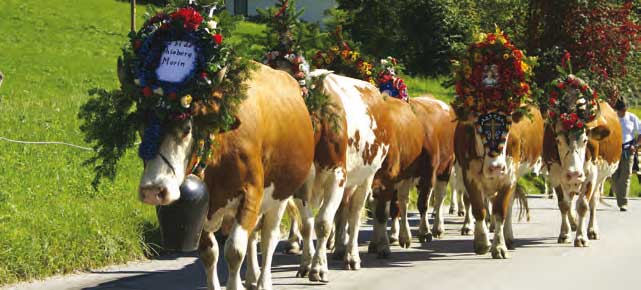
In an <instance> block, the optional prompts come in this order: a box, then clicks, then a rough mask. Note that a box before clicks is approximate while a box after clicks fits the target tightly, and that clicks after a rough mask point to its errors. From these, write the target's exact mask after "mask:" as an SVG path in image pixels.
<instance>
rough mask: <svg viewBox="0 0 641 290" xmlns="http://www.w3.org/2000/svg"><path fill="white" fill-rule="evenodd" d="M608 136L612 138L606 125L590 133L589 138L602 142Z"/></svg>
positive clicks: (595, 128)
mask: <svg viewBox="0 0 641 290" xmlns="http://www.w3.org/2000/svg"><path fill="white" fill-rule="evenodd" d="M608 136H610V129H609V128H608V127H607V126H604V125H599V126H596V127H594V128H592V129H590V131H589V132H588V137H590V139H593V140H596V141H601V140H603V139H605V138H607V137H608Z"/></svg>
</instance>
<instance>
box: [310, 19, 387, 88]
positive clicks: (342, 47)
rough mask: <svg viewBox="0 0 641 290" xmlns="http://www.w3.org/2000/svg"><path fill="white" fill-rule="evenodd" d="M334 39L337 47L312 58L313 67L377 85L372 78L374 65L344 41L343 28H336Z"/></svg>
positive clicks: (319, 52) (320, 52)
mask: <svg viewBox="0 0 641 290" xmlns="http://www.w3.org/2000/svg"><path fill="white" fill-rule="evenodd" d="M334 37H336V45H334V46H332V47H330V48H329V50H328V51H318V52H317V53H316V54H315V55H314V56H313V57H312V65H313V66H314V67H315V68H326V69H329V70H332V71H334V72H336V73H338V74H342V75H345V76H348V77H352V78H356V79H361V80H364V81H366V82H369V83H371V84H372V85H376V81H375V80H374V78H372V69H373V68H374V65H373V64H372V63H371V62H369V61H367V60H366V59H365V58H364V57H363V56H362V55H361V54H360V53H359V52H358V51H355V50H352V48H350V47H349V45H348V44H347V42H346V41H345V40H344V39H343V29H342V27H341V26H337V27H336V31H335V32H334Z"/></svg>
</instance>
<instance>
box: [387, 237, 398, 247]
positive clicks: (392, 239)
mask: <svg viewBox="0 0 641 290" xmlns="http://www.w3.org/2000/svg"><path fill="white" fill-rule="evenodd" d="M389 244H390V246H398V245H399V240H398V238H396V237H389Z"/></svg>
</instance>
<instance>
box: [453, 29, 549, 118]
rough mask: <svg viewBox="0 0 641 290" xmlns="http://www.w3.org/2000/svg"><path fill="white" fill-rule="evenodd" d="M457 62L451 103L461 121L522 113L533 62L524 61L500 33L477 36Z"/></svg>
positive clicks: (528, 94) (503, 34) (527, 96)
mask: <svg viewBox="0 0 641 290" xmlns="http://www.w3.org/2000/svg"><path fill="white" fill-rule="evenodd" d="M476 38H477V41H476V42H475V43H473V44H471V45H470V46H469V47H468V49H467V54H466V55H465V56H464V57H463V58H462V60H461V61H460V62H455V67H454V78H455V81H456V95H455V97H454V100H453V102H452V106H453V107H454V108H455V110H456V112H457V115H458V117H459V118H460V119H465V118H466V117H467V116H469V115H470V113H475V114H486V113H489V112H494V111H500V112H503V113H505V114H508V115H509V114H511V113H512V112H513V111H515V110H521V109H522V106H523V105H524V104H525V103H526V101H528V100H529V99H530V96H531V89H530V85H529V83H531V80H532V77H533V73H532V67H533V66H534V65H535V64H536V59H535V58H531V57H526V56H525V54H524V53H523V51H521V50H519V49H517V48H516V47H515V46H514V44H512V42H511V41H510V40H509V38H508V37H507V35H505V33H503V32H502V31H501V30H500V29H498V28H497V29H496V32H495V33H488V34H484V33H482V34H479V35H477V37H476Z"/></svg>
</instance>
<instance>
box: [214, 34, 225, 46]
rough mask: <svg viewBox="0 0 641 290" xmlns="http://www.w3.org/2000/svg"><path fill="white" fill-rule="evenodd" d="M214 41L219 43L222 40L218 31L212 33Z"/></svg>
mask: <svg viewBox="0 0 641 290" xmlns="http://www.w3.org/2000/svg"><path fill="white" fill-rule="evenodd" d="M214 41H216V44H221V43H222V42H223V35H222V34H220V33H216V34H214Z"/></svg>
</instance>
